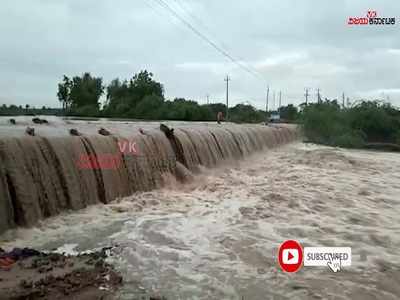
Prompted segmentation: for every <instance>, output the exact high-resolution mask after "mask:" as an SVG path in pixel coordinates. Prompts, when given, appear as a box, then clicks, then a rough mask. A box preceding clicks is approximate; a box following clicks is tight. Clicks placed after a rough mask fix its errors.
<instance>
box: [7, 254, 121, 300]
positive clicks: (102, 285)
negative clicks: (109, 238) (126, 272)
mask: <svg viewBox="0 0 400 300" xmlns="http://www.w3.org/2000/svg"><path fill="white" fill-rule="evenodd" d="M32 252H34V251H32ZM106 252H107V251H106V250H105V249H103V250H101V251H98V252H92V253H89V254H81V255H77V256H70V255H64V254H59V253H43V252H38V253H33V255H32V256H28V257H16V256H15V255H13V253H6V252H2V253H0V257H2V258H0V299H1V300H6V299H7V300H11V299H13V300H17V299H18V300H25V299H29V300H36V299H41V300H44V299H49V300H50V299H58V300H64V299H65V300H66V299H76V300H81V299H82V300H83V299H85V300H86V299H93V300H94V299H103V300H105V299H113V295H114V292H115V291H116V289H117V288H118V287H120V286H121V284H122V277H121V276H120V275H119V274H118V273H116V272H115V271H114V270H113V268H112V267H111V266H110V265H109V264H107V263H106V262H105V258H106V257H107V255H106Z"/></svg>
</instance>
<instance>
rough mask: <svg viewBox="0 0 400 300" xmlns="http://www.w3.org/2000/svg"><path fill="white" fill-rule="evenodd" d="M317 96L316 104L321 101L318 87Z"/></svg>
mask: <svg viewBox="0 0 400 300" xmlns="http://www.w3.org/2000/svg"><path fill="white" fill-rule="evenodd" d="M317 98H318V104H319V103H320V102H321V95H320V93H319V88H318V89H317Z"/></svg>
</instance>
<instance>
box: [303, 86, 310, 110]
mask: <svg viewBox="0 0 400 300" xmlns="http://www.w3.org/2000/svg"><path fill="white" fill-rule="evenodd" d="M304 96H306V106H307V105H308V96H310V94H309V93H308V88H306V93H305V94H304Z"/></svg>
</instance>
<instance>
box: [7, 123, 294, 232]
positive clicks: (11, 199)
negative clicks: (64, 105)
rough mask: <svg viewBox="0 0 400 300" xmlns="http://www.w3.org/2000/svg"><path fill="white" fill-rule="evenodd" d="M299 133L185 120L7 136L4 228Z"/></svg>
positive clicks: (151, 184)
mask: <svg viewBox="0 0 400 300" xmlns="http://www.w3.org/2000/svg"><path fill="white" fill-rule="evenodd" d="M298 137H299V135H298V130H297V129H296V128H294V127H293V128H288V127H269V126H247V125H243V126H234V125H232V126H229V127H228V126H226V127H225V126H224V127H222V126H221V127H219V126H218V127H213V126H204V127H200V128H197V127H196V128H192V127H182V128H177V129H175V130H174V134H173V135H170V136H168V137H167V136H166V134H164V133H163V132H162V131H160V130H150V131H148V132H145V133H143V132H142V133H139V132H138V133H137V134H132V135H130V136H118V135H111V136H100V135H99V136H96V135H90V136H71V137H18V138H16V137H10V138H2V139H0V232H3V231H5V230H7V229H9V228H12V227H15V226H32V225H34V224H35V223H36V222H37V221H38V220H41V219H44V218H47V217H50V216H54V215H57V214H59V213H60V212H62V211H65V210H77V209H81V208H84V207H87V206H88V205H92V204H97V203H105V204H106V203H109V202H111V201H113V200H115V199H117V198H119V197H124V196H128V195H130V194H132V193H134V192H137V191H148V190H151V189H154V188H158V187H161V186H162V185H163V178H164V175H165V174H171V175H173V176H175V177H176V178H177V179H178V180H181V179H183V178H186V177H187V176H189V175H188V174H189V173H190V171H192V172H197V171H198V169H199V168H198V167H199V165H202V166H205V167H215V166H218V165H219V164H221V163H222V162H224V161H227V160H237V159H240V158H243V157H246V156H248V155H250V154H251V153H254V152H256V151H260V150H262V149H265V148H271V147H274V146H277V145H280V144H284V143H288V142H290V141H293V140H294V139H296V138H298ZM132 143H133V146H134V147H131V146H132ZM132 150H134V151H132ZM105 158H107V161H108V165H107V166H106V167H105V166H104V159H105ZM110 163H111V164H110Z"/></svg>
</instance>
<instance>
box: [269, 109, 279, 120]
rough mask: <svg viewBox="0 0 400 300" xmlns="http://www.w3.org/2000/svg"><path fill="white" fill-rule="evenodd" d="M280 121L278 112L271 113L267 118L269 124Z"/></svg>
mask: <svg viewBox="0 0 400 300" xmlns="http://www.w3.org/2000/svg"><path fill="white" fill-rule="evenodd" d="M280 119H281V115H280V114H279V112H277V111H273V112H271V115H270V116H269V121H270V122H271V123H276V122H279V121H280Z"/></svg>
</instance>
